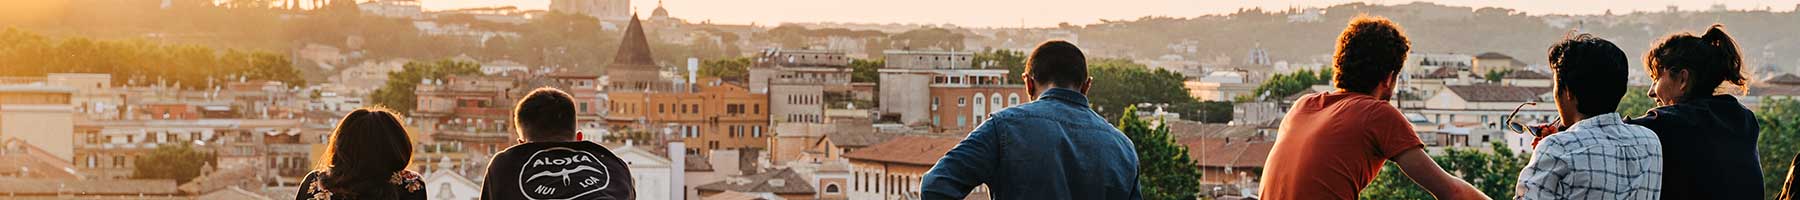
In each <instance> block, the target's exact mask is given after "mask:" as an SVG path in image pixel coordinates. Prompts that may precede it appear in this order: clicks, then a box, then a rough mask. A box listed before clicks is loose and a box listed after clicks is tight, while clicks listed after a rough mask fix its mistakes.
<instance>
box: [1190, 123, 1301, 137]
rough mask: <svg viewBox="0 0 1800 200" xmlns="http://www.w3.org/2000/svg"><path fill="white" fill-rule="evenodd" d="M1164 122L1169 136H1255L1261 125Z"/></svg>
mask: <svg viewBox="0 0 1800 200" xmlns="http://www.w3.org/2000/svg"><path fill="white" fill-rule="evenodd" d="M1269 121H1272V122H1280V121H1281V120H1269ZM1164 123H1165V124H1167V125H1169V135H1170V136H1171V137H1175V138H1189V137H1251V136H1256V130H1257V128H1258V126H1260V125H1262V124H1256V125H1226V124H1218V123H1213V124H1208V123H1200V122H1195V121H1186V120H1168V121H1164ZM1277 125H1279V124H1277Z"/></svg>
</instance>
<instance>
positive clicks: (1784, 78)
mask: <svg viewBox="0 0 1800 200" xmlns="http://www.w3.org/2000/svg"><path fill="white" fill-rule="evenodd" d="M1762 82H1763V83H1766V84H1779V85H1800V76H1795V75H1794V74H1781V76H1775V77H1769V78H1768V79H1763V81H1762Z"/></svg>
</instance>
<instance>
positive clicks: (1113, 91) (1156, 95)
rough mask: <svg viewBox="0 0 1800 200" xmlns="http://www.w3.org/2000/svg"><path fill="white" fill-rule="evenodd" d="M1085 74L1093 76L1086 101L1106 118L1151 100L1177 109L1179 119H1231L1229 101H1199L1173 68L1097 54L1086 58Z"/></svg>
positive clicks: (1112, 117)
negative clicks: (1098, 57)
mask: <svg viewBox="0 0 1800 200" xmlns="http://www.w3.org/2000/svg"><path fill="white" fill-rule="evenodd" d="M1088 76H1090V77H1093V78H1094V83H1093V85H1092V86H1090V87H1089V89H1088V94H1087V96H1088V100H1089V103H1090V104H1091V105H1092V106H1093V107H1094V110H1095V111H1096V112H1099V113H1100V115H1101V116H1104V117H1106V118H1107V119H1118V118H1119V116H1120V115H1116V114H1117V113H1119V112H1116V111H1115V110H1117V109H1124V108H1126V107H1130V106H1134V105H1138V104H1152V105H1166V107H1163V109H1164V110H1165V111H1167V112H1173V113H1179V114H1181V118H1182V119H1183V120H1194V121H1204V122H1213V123H1219V122H1227V121H1231V112H1230V110H1231V107H1232V105H1231V103H1229V102H1213V103H1206V104H1202V103H1201V102H1200V101H1198V100H1196V99H1194V97H1193V96H1191V95H1189V94H1188V92H1187V88H1185V87H1183V86H1182V81H1184V80H1185V78H1183V77H1182V76H1181V74H1178V73H1175V72H1171V71H1168V70H1163V69H1150V68H1149V67H1146V66H1144V65H1143V64H1138V63H1135V62H1132V61H1130V60H1125V59H1116V58H1100V59H1090V60H1088ZM1202 111H1205V112H1202Z"/></svg>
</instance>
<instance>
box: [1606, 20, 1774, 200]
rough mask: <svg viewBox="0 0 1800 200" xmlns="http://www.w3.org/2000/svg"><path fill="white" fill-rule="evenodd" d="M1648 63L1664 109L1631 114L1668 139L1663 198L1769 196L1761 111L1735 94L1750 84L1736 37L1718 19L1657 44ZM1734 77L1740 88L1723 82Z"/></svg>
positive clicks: (1652, 93) (1652, 90) (1636, 121)
mask: <svg viewBox="0 0 1800 200" xmlns="http://www.w3.org/2000/svg"><path fill="white" fill-rule="evenodd" d="M1651 47H1652V48H1651V49H1650V52H1648V53H1646V55H1645V56H1644V62H1645V65H1644V66H1645V68H1647V70H1646V71H1648V72H1649V74H1650V78H1651V79H1653V80H1655V81H1654V86H1652V87H1651V88H1650V93H1649V95H1650V97H1651V98H1652V99H1655V100H1656V104H1657V106H1658V107H1657V108H1655V109H1651V110H1650V111H1649V112H1646V113H1644V116H1643V117H1639V118H1637V119H1632V120H1627V121H1626V122H1627V123H1631V124H1637V125H1641V126H1644V127H1646V128H1650V130H1652V131H1655V132H1656V135H1657V138H1658V139H1659V140H1661V142H1662V145H1663V153H1664V155H1663V160H1662V162H1663V171H1662V175H1663V179H1662V181H1663V190H1662V198H1663V199H1762V198H1763V185H1762V168H1760V167H1759V165H1758V164H1759V162H1758V160H1757V159H1758V158H1757V152H1756V138H1757V135H1758V134H1759V132H1760V131H1761V128H1760V127H1759V125H1758V124H1757V123H1758V122H1757V119H1756V114H1755V113H1751V112H1750V109H1748V108H1745V107H1744V105H1743V104H1741V103H1739V102H1738V99H1737V98H1736V97H1733V96H1732V94H1733V93H1738V92H1742V91H1744V90H1745V89H1746V87H1747V86H1746V85H1745V82H1746V81H1747V78H1746V77H1747V75H1745V74H1744V71H1743V65H1744V62H1743V58H1742V56H1740V55H1739V51H1738V48H1737V41H1734V40H1732V39H1731V36H1728V35H1726V34H1725V26H1724V25H1718V24H1714V25H1712V27H1711V28H1708V29H1707V30H1706V33H1704V34H1701V35H1699V36H1695V35H1693V34H1692V33H1685V32H1684V33H1676V34H1673V35H1669V36H1668V37H1664V38H1663V39H1661V40H1660V42H1658V43H1657V44H1655V45H1652V46H1651ZM1725 83H1730V84H1731V85H1733V86H1736V87H1723V86H1724V84H1725Z"/></svg>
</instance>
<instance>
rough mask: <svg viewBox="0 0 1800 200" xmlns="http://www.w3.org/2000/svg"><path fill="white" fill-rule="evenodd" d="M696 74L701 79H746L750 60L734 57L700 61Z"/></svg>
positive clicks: (748, 73)
mask: <svg viewBox="0 0 1800 200" xmlns="http://www.w3.org/2000/svg"><path fill="white" fill-rule="evenodd" d="M698 73H700V76H702V77H720V78H733V77H736V78H741V77H746V76H749V75H750V58H749V57H736V58H725V59H714V60H706V61H702V62H700V71H699V72H698Z"/></svg>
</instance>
